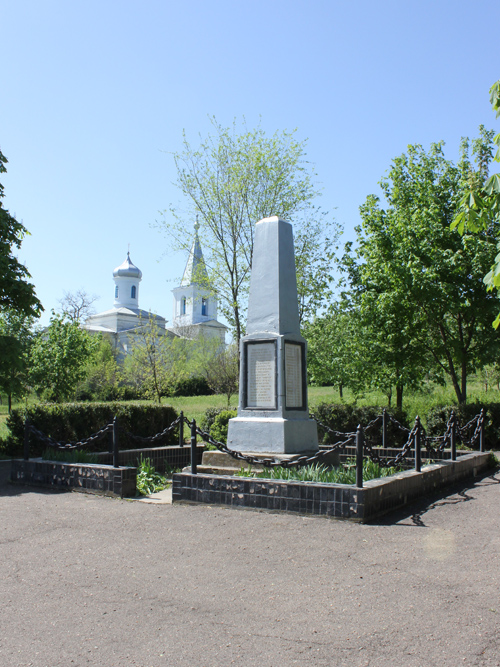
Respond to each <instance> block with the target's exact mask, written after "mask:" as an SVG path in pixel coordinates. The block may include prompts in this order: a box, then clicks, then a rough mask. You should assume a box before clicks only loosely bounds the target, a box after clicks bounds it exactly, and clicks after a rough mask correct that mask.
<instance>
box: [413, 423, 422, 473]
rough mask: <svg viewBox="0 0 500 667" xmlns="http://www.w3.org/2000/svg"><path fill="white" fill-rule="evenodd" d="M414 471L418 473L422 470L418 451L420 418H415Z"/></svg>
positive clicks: (419, 450)
mask: <svg viewBox="0 0 500 667" xmlns="http://www.w3.org/2000/svg"><path fill="white" fill-rule="evenodd" d="M415 427H416V430H415V471H416V472H420V470H421V468H422V452H421V449H420V417H419V416H418V415H417V416H416V417H415Z"/></svg>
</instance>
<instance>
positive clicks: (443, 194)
mask: <svg viewBox="0 0 500 667" xmlns="http://www.w3.org/2000/svg"><path fill="white" fill-rule="evenodd" d="M484 150H486V146H485V147H484ZM464 169H465V165H464V164H463V162H461V163H460V164H459V165H458V166H455V165H454V164H453V163H451V162H450V161H448V160H446V159H445V158H444V155H443V150H442V144H433V145H432V146H431V149H430V151H429V152H425V151H424V149H423V148H422V147H421V146H409V148H408V152H407V153H406V154H403V155H401V156H400V157H397V158H396V159H395V160H394V162H393V165H392V168H391V170H390V172H389V174H388V176H387V178H385V179H384V180H383V181H382V182H381V186H382V190H383V192H384V195H385V198H386V201H387V206H386V208H385V209H384V208H382V207H381V205H380V201H379V199H378V198H377V197H375V196H373V195H371V196H369V197H368V198H367V201H366V203H365V204H364V206H362V207H361V217H362V220H363V223H362V227H360V228H358V249H357V255H358V260H357V262H356V265H355V267H353V271H352V276H353V278H352V286H353V288H354V289H355V290H357V293H358V298H360V300H361V304H362V307H365V306H366V305H367V303H368V304H369V312H371V313H372V314H373V317H374V319H373V326H374V327H377V328H378V327H381V326H385V328H384V329H382V331H381V335H382V337H383V338H386V339H387V341H388V343H390V347H391V348H392V353H391V354H393V353H395V352H396V353H397V351H398V348H400V349H402V347H401V346H403V345H404V341H408V343H409V344H411V349H406V350H404V354H403V355H402V356H401V360H404V359H405V358H407V359H408V366H407V368H406V369H405V371H404V375H403V376H401V379H400V383H401V384H403V383H407V382H408V378H411V377H412V375H413V374H415V375H416V376H418V374H419V373H420V372H421V370H423V369H421V368H420V362H421V361H422V360H425V358H426V356H427V355H431V356H432V358H433V360H434V363H435V364H436V365H437V368H438V369H439V370H440V371H441V372H442V373H445V374H447V375H448V377H449V378H450V380H451V382H452V384H453V387H454V390H455V393H456V395H457V400H458V401H459V403H464V402H465V401H466V399H467V376H468V374H469V373H470V372H472V371H474V370H475V369H477V368H481V367H482V366H483V365H484V364H486V363H488V362H489V361H490V360H492V359H493V358H494V355H495V354H496V352H497V350H498V342H499V341H498V336H496V334H495V333H494V332H493V331H491V327H490V326H489V324H488V323H489V322H490V321H491V320H490V318H491V317H492V313H493V312H494V310H495V301H494V299H493V298H492V296H491V295H490V294H487V293H485V291H484V289H483V286H482V276H483V275H484V271H485V270H486V268H487V267H488V266H489V265H490V264H491V261H492V258H493V257H494V254H495V237H496V232H497V229H496V227H495V226H492V227H490V228H489V229H487V230H483V231H482V232H481V233H479V234H475V235H471V234H467V233H464V235H463V236H462V237H460V236H459V235H457V234H453V233H452V232H451V230H450V224H451V221H452V220H453V218H454V216H455V213H456V208H457V205H458V202H459V201H460V198H461V196H462V192H463V190H462V188H463V173H464ZM391 341H392V342H391ZM421 354H422V355H425V356H422V358H420V355H421ZM412 360H415V362H417V365H416V363H414V362H413V361H412ZM394 361H395V362H396V358H395V359H394ZM429 370H434V368H432V367H431V368H430V369H429Z"/></svg>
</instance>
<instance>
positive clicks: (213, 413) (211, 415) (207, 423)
mask: <svg viewBox="0 0 500 667" xmlns="http://www.w3.org/2000/svg"><path fill="white" fill-rule="evenodd" d="M225 410H227V408H207V409H206V410H205V414H204V415H203V417H202V419H201V421H200V428H201V430H202V431H206V432H207V433H210V434H211V431H210V429H211V428H212V425H213V423H214V420H215V418H216V417H217V415H219V414H220V413H221V412H224V411H225Z"/></svg>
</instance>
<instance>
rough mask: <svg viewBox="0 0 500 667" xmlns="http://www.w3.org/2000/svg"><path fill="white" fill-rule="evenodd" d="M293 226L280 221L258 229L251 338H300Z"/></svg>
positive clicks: (263, 223)
mask: <svg viewBox="0 0 500 667" xmlns="http://www.w3.org/2000/svg"><path fill="white" fill-rule="evenodd" d="M297 304H298V297H297V280H296V277H295V259H294V249H293V231H292V225H291V224H290V223H289V222H287V221H286V220H280V219H279V218H277V217H272V218H264V219H263V220H260V222H258V223H257V224H256V226H255V238H254V253H253V258H252V276H251V280H250V294H249V297H248V319H247V329H246V332H247V335H249V334H260V333H263V332H265V331H267V332H270V333H276V334H300V325H299V309H298V306H297Z"/></svg>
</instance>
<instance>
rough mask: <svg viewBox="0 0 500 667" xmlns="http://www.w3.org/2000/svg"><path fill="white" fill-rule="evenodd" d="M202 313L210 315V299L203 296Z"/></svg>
mask: <svg viewBox="0 0 500 667" xmlns="http://www.w3.org/2000/svg"><path fill="white" fill-rule="evenodd" d="M201 314H202V315H208V299H205V298H202V300H201Z"/></svg>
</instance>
